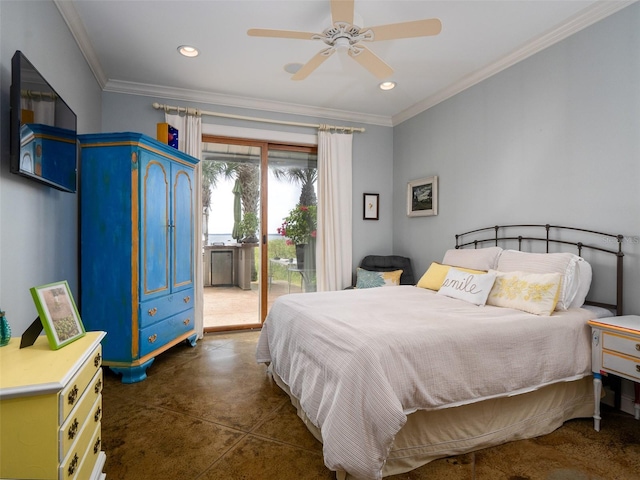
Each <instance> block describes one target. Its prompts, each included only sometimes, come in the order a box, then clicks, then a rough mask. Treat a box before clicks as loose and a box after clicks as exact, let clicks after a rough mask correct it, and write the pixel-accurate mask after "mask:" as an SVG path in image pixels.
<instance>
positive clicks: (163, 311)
mask: <svg viewBox="0 0 640 480" xmlns="http://www.w3.org/2000/svg"><path fill="white" fill-rule="evenodd" d="M193 300H194V299H193V288H188V289H186V290H182V291H180V292H178V293H173V294H171V295H165V296H163V297H158V298H154V299H153V300H149V301H146V302H143V303H141V304H140V314H139V321H140V328H145V327H147V326H149V325H152V324H154V323H157V322H159V321H161V320H164V319H165V318H167V317H171V316H173V315H176V314H177V313H179V312H182V311H184V310H187V309H191V308H193Z"/></svg>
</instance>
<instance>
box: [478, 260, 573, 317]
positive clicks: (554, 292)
mask: <svg viewBox="0 0 640 480" xmlns="http://www.w3.org/2000/svg"><path fill="white" fill-rule="evenodd" d="M493 271H495V270H493ZM496 274H497V276H496V281H495V283H494V284H493V288H492V289H491V292H489V298H488V299H487V305H495V306H496V307H506V308H515V309H516V310H522V311H523V312H528V313H533V314H534V315H551V314H552V313H553V310H554V309H555V308H556V304H557V303H558V298H559V297H560V282H561V280H562V275H560V274H559V273H528V272H496Z"/></svg>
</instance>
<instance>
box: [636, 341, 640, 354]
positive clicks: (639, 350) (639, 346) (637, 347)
mask: <svg viewBox="0 0 640 480" xmlns="http://www.w3.org/2000/svg"><path fill="white" fill-rule="evenodd" d="M636 350H637V351H638V352H640V343H636Z"/></svg>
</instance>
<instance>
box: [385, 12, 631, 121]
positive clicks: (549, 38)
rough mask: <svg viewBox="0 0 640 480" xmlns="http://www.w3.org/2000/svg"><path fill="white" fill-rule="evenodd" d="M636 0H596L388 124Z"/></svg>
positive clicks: (444, 98)
mask: <svg viewBox="0 0 640 480" xmlns="http://www.w3.org/2000/svg"><path fill="white" fill-rule="evenodd" d="M636 1H638V0H622V1H617V0H614V1H598V2H597V3H595V4H593V5H592V6H590V7H587V8H586V9H585V10H583V11H582V12H580V13H578V14H576V15H575V16H573V17H572V18H570V19H569V20H567V21H566V22H564V23H563V24H562V25H560V26H558V27H556V28H554V29H552V30H550V31H548V32H547V33H544V34H542V35H541V36H539V37H538V38H536V39H535V40H533V41H531V42H528V43H527V44H525V45H523V46H522V47H520V48H518V49H516V50H514V51H513V52H511V53H510V54H508V55H506V56H504V57H502V58H501V59H499V60H498V61H496V62H494V63H492V64H490V65H487V66H486V67H484V68H482V69H480V70H477V71H476V72H474V73H473V74H471V75H468V76H466V77H464V78H462V79H461V80H460V81H459V82H457V83H454V84H452V85H451V86H449V87H447V88H445V89H443V90H440V91H439V92H438V93H436V94H435V95H432V96H430V97H427V98H425V99H424V100H421V101H420V102H418V103H416V104H415V105H413V106H411V107H409V108H407V109H405V110H403V111H402V112H400V113H397V114H396V115H394V116H393V117H392V125H393V126H395V125H398V124H400V123H402V122H404V121H405V120H408V119H410V118H412V117H415V116H416V115H418V114H420V113H422V112H424V111H425V110H428V109H429V108H431V107H433V106H435V105H437V104H438V103H440V102H443V101H445V100H447V99H448V98H451V97H453V96H454V95H456V94H458V93H460V92H462V91H464V90H466V89H468V88H470V87H472V86H474V85H476V84H477V83H480V82H482V81H483V80H486V79H487V78H489V77H491V76H493V75H495V74H496V73H498V72H500V71H502V70H504V69H506V68H508V67H511V66H512V65H515V64H516V63H518V62H521V61H522V60H524V59H526V58H528V57H530V56H531V55H533V54H535V53H538V52H540V51H542V50H544V49H545V48H547V47H550V46H551V45H553V44H555V43H558V42H560V41H561V40H564V39H565V38H567V37H569V36H571V35H573V34H574V33H577V32H578V31H580V30H582V29H584V28H586V27H588V26H590V25H593V24H594V23H596V22H598V21H600V20H602V19H604V18H606V17H608V16H609V15H612V14H614V13H616V12H618V11H619V10H622V9H623V8H625V7H627V6H629V5H631V4H633V3H635V2H636Z"/></svg>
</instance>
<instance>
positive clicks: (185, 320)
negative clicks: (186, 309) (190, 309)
mask: <svg viewBox="0 0 640 480" xmlns="http://www.w3.org/2000/svg"><path fill="white" fill-rule="evenodd" d="M182 323H184V324H185V325H189V324H190V323H191V319H190V318H185V319H184V320H183V321H182Z"/></svg>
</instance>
